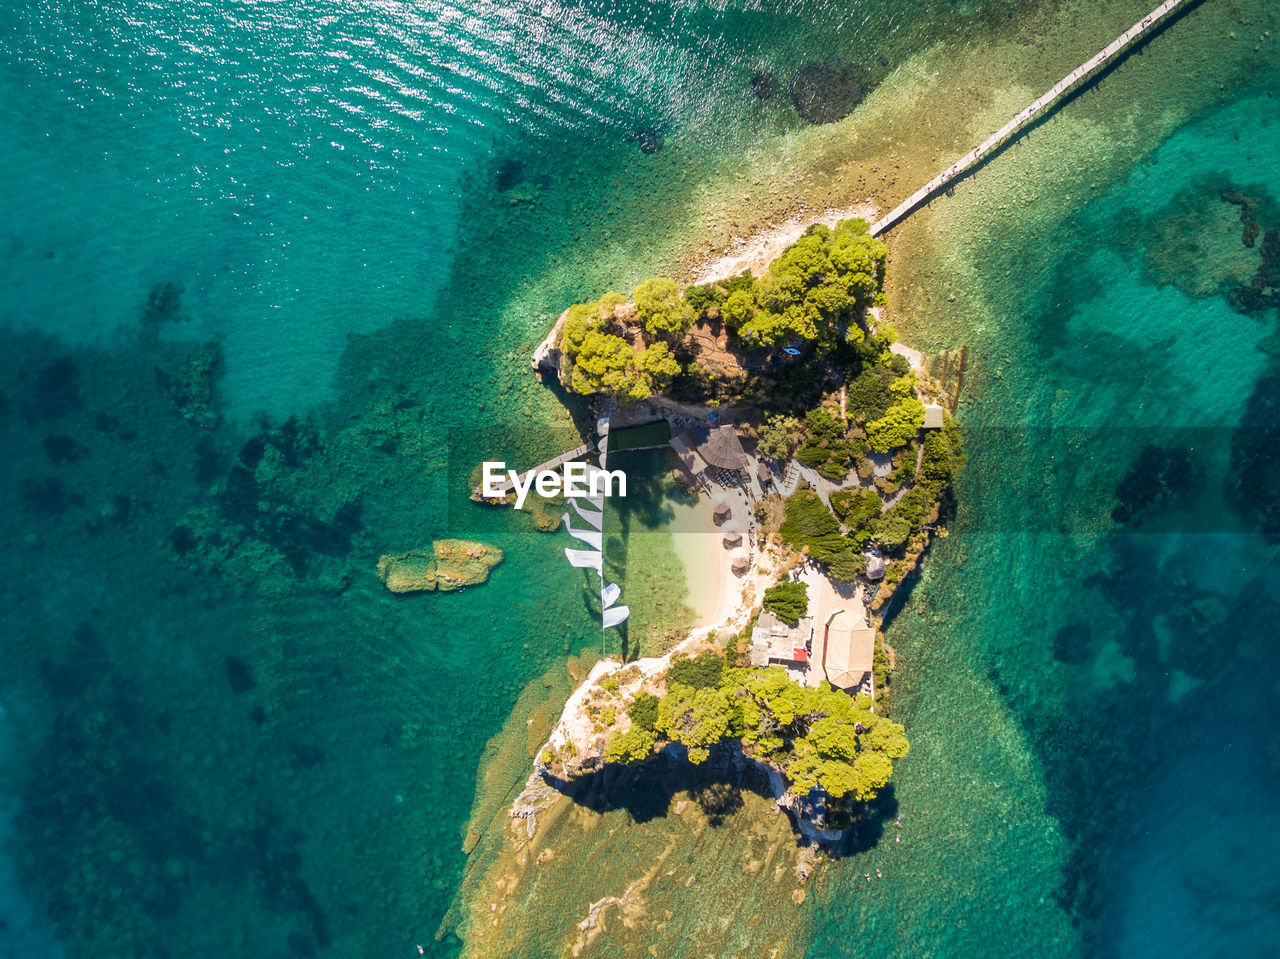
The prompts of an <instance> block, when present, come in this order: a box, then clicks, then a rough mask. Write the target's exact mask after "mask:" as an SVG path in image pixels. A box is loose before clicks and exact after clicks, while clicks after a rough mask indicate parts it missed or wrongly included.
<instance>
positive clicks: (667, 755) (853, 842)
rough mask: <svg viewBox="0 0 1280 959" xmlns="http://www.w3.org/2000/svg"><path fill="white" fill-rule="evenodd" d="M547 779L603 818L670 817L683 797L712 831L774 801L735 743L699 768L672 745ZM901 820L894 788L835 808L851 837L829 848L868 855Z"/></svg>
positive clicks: (835, 854)
mask: <svg viewBox="0 0 1280 959" xmlns="http://www.w3.org/2000/svg"><path fill="white" fill-rule="evenodd" d="M541 775H542V779H543V781H544V782H545V783H546V784H547V785H549V786H550V787H551V788H553V789H555V790H556V791H557V792H559V793H560V794H561V795H563V796H565V797H566V798H568V799H570V800H572V801H573V802H574V803H576V804H577V805H579V806H581V807H583V808H584V809H590V810H591V811H592V812H596V813H601V814H603V813H610V812H617V811H619V810H623V811H625V812H626V813H627V815H628V816H630V817H631V820H632V821H633V822H635V823H638V824H639V823H647V822H651V821H653V820H655V819H661V818H665V817H666V816H667V814H668V812H669V811H670V809H671V806H672V803H673V801H674V800H675V799H676V797H677V795H678V794H681V793H685V794H687V795H688V797H689V798H690V799H691V800H692V801H693V802H695V803H697V805H698V807H699V808H700V809H701V810H702V812H703V814H704V815H705V816H706V817H707V822H708V824H709V825H710V826H712V827H718V826H722V825H724V824H725V823H726V822H727V821H728V820H729V819H730V818H731V817H732V816H734V815H735V814H737V813H739V812H741V811H742V809H743V807H744V797H745V796H746V795H747V794H748V793H751V794H754V795H756V796H758V797H759V798H761V799H763V800H766V801H770V800H772V799H773V798H774V796H773V791H772V789H771V787H770V783H769V775H768V773H767V772H766V771H765V768H764V766H762V765H761V764H759V763H757V762H756V761H754V760H752V759H749V758H747V757H746V756H744V755H743V753H742V752H741V750H740V749H738V748H736V747H735V746H728V745H725V746H721V747H719V748H717V749H715V750H714V751H713V752H712V758H711V759H710V760H709V761H707V762H705V763H701V764H698V765H695V764H693V763H690V762H688V761H687V759H686V758H685V754H684V750H683V749H682V748H681V747H679V746H673V745H668V746H667V747H665V748H664V749H662V750H661V751H659V752H658V753H657V754H656V755H655V756H654V757H653V758H652V759H650V760H648V761H647V762H644V763H640V764H638V765H634V766H628V765H621V764H617V763H601V764H600V765H598V766H597V767H595V768H594V769H591V770H590V771H588V772H585V773H583V774H581V775H578V776H575V777H574V778H572V779H565V778H562V777H559V776H554V775H552V774H551V773H549V772H548V771H547V770H545V769H543V770H541ZM897 815H898V800H897V797H896V796H895V794H894V791H893V785H892V784H890V785H889V786H887V787H886V788H885V789H884V790H882V791H881V793H880V795H879V796H877V797H876V798H875V799H874V800H871V801H870V802H866V803H855V804H853V805H851V806H850V807H849V808H848V809H847V810H846V809H841V810H832V812H831V815H830V819H829V825H830V826H831V828H838V829H843V830H844V838H843V839H842V840H841V841H840V842H838V843H835V844H833V845H830V846H827V847H826V851H827V853H828V855H830V856H831V857H832V858H833V859H839V858H842V857H844V856H849V855H855V854H857V853H861V852H866V851H867V850H869V849H871V848H872V847H874V846H875V845H876V844H877V843H879V841H880V839H881V838H882V837H883V836H884V833H885V826H886V824H887V823H889V822H891V821H893V820H894V819H895V818H896V817H897ZM787 818H788V820H789V821H790V823H791V827H792V830H793V832H794V833H795V837H796V841H797V844H799V845H803V844H806V843H807V842H808V840H806V839H804V837H803V836H802V835H801V832H800V829H799V826H798V824H797V822H796V817H795V813H794V812H793V811H790V810H788V812H787Z"/></svg>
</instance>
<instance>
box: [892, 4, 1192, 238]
mask: <svg viewBox="0 0 1280 959" xmlns="http://www.w3.org/2000/svg"><path fill="white" fill-rule="evenodd" d="M1194 2H1195V0H1165V2H1164V3H1162V4H1160V6H1158V7H1156V8H1155V9H1154V10H1152V11H1151V12H1150V13H1148V14H1147V15H1146V16H1145V17H1143V18H1142V19H1141V20H1139V21H1138V22H1137V23H1135V24H1134V25H1133V26H1131V27H1130V28H1129V29H1128V30H1126V31H1125V32H1124V33H1122V34H1120V36H1118V37H1116V38H1115V39H1114V40H1113V41H1111V43H1109V44H1107V46H1106V47H1104V48H1103V49H1102V51H1101V52H1100V53H1098V54H1096V55H1095V56H1094V57H1093V58H1092V59H1090V60H1088V61H1086V62H1085V63H1082V64H1080V66H1078V67H1076V68H1075V69H1074V70H1072V71H1071V72H1070V73H1068V74H1067V75H1066V76H1065V77H1063V78H1062V79H1061V80H1059V81H1058V82H1057V83H1055V84H1054V85H1053V86H1052V87H1050V88H1049V89H1048V90H1047V91H1046V92H1045V93H1044V95H1043V96H1040V97H1038V98H1037V99H1035V100H1033V101H1032V103H1031V105H1030V106H1028V107H1026V108H1025V109H1023V110H1022V112H1020V113H1019V114H1018V115H1017V116H1015V117H1014V118H1013V119H1012V120H1010V121H1009V122H1008V123H1006V124H1005V125H1004V126H1002V127H1001V128H1000V129H999V130H997V131H996V132H995V133H993V134H991V136H989V137H987V138H986V139H985V140H983V141H982V142H981V143H980V144H978V145H977V146H976V147H974V148H973V149H972V150H970V151H969V152H968V153H966V154H965V155H964V156H962V157H961V158H960V159H959V160H957V161H956V162H955V163H953V164H951V166H950V167H948V168H947V170H946V171H945V172H944V173H940V174H939V175H938V176H936V177H934V178H933V179H932V180H930V181H929V182H928V183H926V184H925V185H924V186H922V187H921V188H920V189H918V190H916V192H915V193H913V194H911V196H909V197H907V198H906V199H905V200H903V201H902V202H901V203H899V204H898V205H897V206H896V207H894V208H893V209H892V210H890V211H889V212H888V213H887V214H885V215H884V216H883V217H881V218H880V219H879V220H877V221H876V222H875V224H874V225H873V226H872V227H871V235H872V236H879V235H880V234H882V233H886V232H888V231H889V230H891V229H893V227H895V226H896V225H897V224H898V223H900V222H901V221H902V220H904V219H906V218H907V216H909V215H910V214H911V213H912V212H913V211H914V210H915V209H916V208H917V207H919V206H920V205H921V204H922V203H924V202H925V201H927V200H929V199H930V198H931V197H933V196H934V195H935V194H936V193H938V192H940V191H941V190H942V189H944V188H945V187H946V185H947V184H948V183H950V182H952V181H953V180H955V179H956V178H957V177H959V176H960V175H961V174H963V173H964V172H965V171H966V170H968V169H969V168H970V167H971V166H973V165H974V164H976V163H977V162H978V161H980V160H981V159H982V158H983V157H984V156H987V155H989V154H990V153H991V152H992V151H993V150H996V149H997V148H998V147H1000V145H1001V144H1003V143H1005V142H1006V141H1007V140H1009V139H1010V138H1011V137H1013V136H1014V135H1015V134H1017V132H1018V131H1019V130H1021V129H1022V128H1023V127H1025V126H1026V125H1027V124H1029V123H1031V122H1033V121H1034V120H1035V119H1036V118H1038V117H1040V116H1043V115H1044V114H1045V112H1046V111H1047V110H1049V109H1051V108H1052V107H1054V106H1056V105H1057V104H1058V103H1059V102H1060V101H1061V100H1063V99H1064V98H1065V97H1066V96H1067V95H1068V94H1069V93H1070V92H1071V91H1073V90H1075V89H1076V88H1077V87H1079V86H1080V85H1081V84H1083V83H1086V82H1088V80H1089V79H1091V78H1092V77H1093V76H1094V75H1096V74H1097V73H1099V72H1101V71H1102V70H1104V69H1106V68H1107V66H1109V65H1110V64H1111V63H1113V62H1114V61H1115V59H1116V58H1117V57H1118V56H1120V55H1121V54H1122V53H1124V52H1125V51H1126V50H1128V49H1129V48H1130V47H1132V46H1133V45H1134V44H1135V43H1137V42H1138V41H1139V40H1140V39H1141V38H1142V37H1143V36H1145V35H1146V34H1148V33H1150V32H1151V31H1152V30H1154V29H1155V28H1156V26H1157V25H1159V24H1161V23H1163V22H1166V21H1167V20H1168V19H1169V16H1170V14H1172V13H1173V12H1174V11H1175V10H1177V9H1178V8H1179V7H1183V6H1189V5H1191V4H1193V3H1194Z"/></svg>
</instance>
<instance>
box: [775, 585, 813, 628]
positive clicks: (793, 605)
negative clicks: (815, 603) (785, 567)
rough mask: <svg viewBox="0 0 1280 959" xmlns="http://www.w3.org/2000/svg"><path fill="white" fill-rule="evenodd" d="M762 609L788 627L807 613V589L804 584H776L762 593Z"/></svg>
mask: <svg viewBox="0 0 1280 959" xmlns="http://www.w3.org/2000/svg"><path fill="white" fill-rule="evenodd" d="M764 608H765V609H767V610H769V612H771V613H773V615H775V616H777V617H778V619H780V620H782V621H783V622H784V623H786V624H787V625H789V626H794V625H796V623H798V622H800V618H801V617H802V616H804V615H805V614H806V613H807V612H809V587H808V586H806V585H805V584H804V583H778V584H777V585H776V586H770V587H769V588H768V589H766V590H765V591H764Z"/></svg>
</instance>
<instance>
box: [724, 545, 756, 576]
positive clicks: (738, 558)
mask: <svg viewBox="0 0 1280 959" xmlns="http://www.w3.org/2000/svg"><path fill="white" fill-rule="evenodd" d="M729 565H730V566H731V567H732V568H733V571H734V572H735V573H744V572H746V571H747V570H749V569H750V568H751V554H750V553H749V552H747V550H746V549H745V548H744V547H742V546H739V547H738V548H737V549H735V550H733V551H732V552H731V553H730V554H729Z"/></svg>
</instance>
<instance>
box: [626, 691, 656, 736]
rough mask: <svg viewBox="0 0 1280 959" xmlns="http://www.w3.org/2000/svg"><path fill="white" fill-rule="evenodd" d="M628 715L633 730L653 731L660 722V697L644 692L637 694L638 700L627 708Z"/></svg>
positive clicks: (633, 701)
mask: <svg viewBox="0 0 1280 959" xmlns="http://www.w3.org/2000/svg"><path fill="white" fill-rule="evenodd" d="M627 715H628V716H629V717H631V725H632V727H633V728H635V729H649V730H652V729H653V727H654V725H655V724H656V723H657V722H658V697H657V696H654V695H652V694H651V693H646V692H643V691H642V692H638V693H636V698H635V699H633V700H632V701H631V704H630V705H629V706H627Z"/></svg>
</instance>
